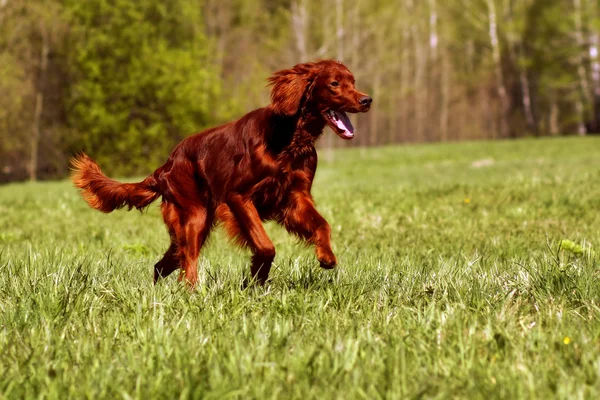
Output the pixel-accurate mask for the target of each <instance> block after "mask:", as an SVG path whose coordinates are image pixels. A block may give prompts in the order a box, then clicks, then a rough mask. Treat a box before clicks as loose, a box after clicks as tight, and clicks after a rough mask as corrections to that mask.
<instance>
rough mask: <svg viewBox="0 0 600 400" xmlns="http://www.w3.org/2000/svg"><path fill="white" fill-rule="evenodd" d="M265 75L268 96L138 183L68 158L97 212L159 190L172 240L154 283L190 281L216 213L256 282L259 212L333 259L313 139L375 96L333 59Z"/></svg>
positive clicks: (264, 269)
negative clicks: (320, 207) (171, 278)
mask: <svg viewBox="0 0 600 400" xmlns="http://www.w3.org/2000/svg"><path fill="white" fill-rule="evenodd" d="M269 83H270V85H271V86H272V89H271V104H269V105H268V106H266V107H263V108H259V109H257V110H254V111H252V112H250V113H248V114H246V115H245V116H243V117H242V118H240V119H239V120H237V121H235V122H230V123H228V124H225V125H223V126H219V127H217V128H212V129H208V130H206V131H204V132H201V133H198V134H196V135H193V136H190V137H188V138H186V139H184V140H183V141H182V142H181V143H180V144H179V145H178V146H177V147H176V148H175V150H173V152H172V153H171V155H170V157H169V159H168V160H167V162H166V163H165V164H164V165H163V166H161V167H160V168H158V169H157V170H156V171H154V173H153V174H152V175H150V176H149V177H147V178H146V179H144V180H143V181H142V182H139V183H120V182H117V181H114V180H112V179H109V178H107V177H106V176H105V175H104V174H103V173H102V171H101V170H100V168H99V167H98V164H96V162H94V161H93V160H92V159H91V158H89V157H88V156H87V155H85V154H81V155H79V156H76V157H74V158H73V159H72V160H71V166H72V170H73V176H72V180H73V182H74V184H75V186H76V187H78V188H79V189H81V194H82V195H83V198H84V199H85V201H87V203H88V204H89V205H90V206H91V207H93V208H95V209H97V210H100V211H102V212H105V213H109V212H111V211H114V210H115V209H118V208H122V207H125V206H127V207H128V208H129V209H131V208H133V207H135V208H137V209H140V210H141V209H143V208H145V207H147V206H148V205H149V204H150V203H152V202H153V201H154V200H156V199H157V198H158V197H161V196H162V204H161V211H162V216H163V219H164V221H165V224H166V225H167V228H168V230H169V235H170V236H171V245H170V246H169V249H168V250H167V252H166V253H165V255H164V256H163V258H162V259H161V260H160V261H159V262H158V263H157V264H156V265H155V266H154V282H155V283H156V281H157V280H158V279H159V278H162V277H166V276H168V275H169V274H170V273H172V272H173V271H175V270H177V269H181V271H180V275H179V279H180V280H185V282H187V284H189V285H190V286H194V285H195V283H196V281H197V279H198V271H197V268H198V267H197V260H198V256H199V253H200V249H201V248H202V245H203V244H204V242H205V241H206V238H207V236H208V235H209V233H210V231H211V229H212V228H213V226H214V225H215V224H216V223H217V222H221V223H222V224H223V225H224V226H225V229H226V230H227V232H228V234H229V235H230V236H231V237H232V238H234V239H235V240H236V241H237V243H239V244H240V245H242V246H247V247H249V248H250V250H251V251H252V254H253V255H252V266H251V274H252V277H253V278H254V279H255V280H256V281H257V282H258V283H260V284H263V283H264V282H265V281H266V280H267V277H268V275H269V270H270V269H271V263H272V261H273V259H274V258H275V247H274V246H273V243H272V242H271V240H270V239H269V237H268V236H267V233H266V232H265V229H264V228H263V225H262V221H264V220H275V221H277V222H278V223H280V224H281V225H283V226H284V227H285V228H286V229H287V230H288V231H289V232H291V233H293V234H295V235H297V236H299V237H300V238H302V239H305V240H307V241H308V242H310V243H312V244H314V245H315V247H316V253H317V259H318V260H319V262H320V264H321V267H323V268H327V269H329V268H333V267H335V265H336V263H337V260H336V258H335V255H334V254H333V251H332V250H331V241H330V240H331V239H330V233H331V228H330V227H329V224H328V223H327V221H325V219H324V218H323V217H322V216H321V214H319V212H318V211H317V210H316V208H315V204H314V202H313V199H312V196H311V193H310V191H311V186H312V182H313V178H314V176H315V171H316V169H317V152H316V150H315V141H316V140H317V139H318V138H319V137H320V136H321V134H322V133H323V129H324V128H325V126H326V125H327V126H329V127H330V128H331V129H332V130H333V131H334V132H335V133H337V135H338V136H339V137H341V138H342V139H347V140H349V139H352V138H353V137H354V128H353V126H352V123H351V122H350V119H349V118H348V116H347V115H346V112H350V113H357V112H366V111H368V110H369V108H370V106H371V102H372V99H371V98H370V97H369V96H367V95H366V94H364V93H361V92H359V91H357V90H356V88H355V87H354V77H353V75H352V73H351V72H350V70H348V68H347V67H345V66H344V65H343V64H342V63H340V62H337V61H331V60H326V61H319V62H311V63H305V64H298V65H296V66H294V67H293V68H291V69H286V70H283V71H279V72H275V73H274V74H273V75H272V76H271V77H270V78H269Z"/></svg>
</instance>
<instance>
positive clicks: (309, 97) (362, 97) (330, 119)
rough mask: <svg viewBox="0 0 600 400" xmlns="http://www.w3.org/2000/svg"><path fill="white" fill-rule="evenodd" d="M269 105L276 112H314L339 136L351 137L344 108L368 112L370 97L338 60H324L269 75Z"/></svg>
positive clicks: (346, 110)
mask: <svg viewBox="0 0 600 400" xmlns="http://www.w3.org/2000/svg"><path fill="white" fill-rule="evenodd" d="M269 83H270V84H271V85H272V86H273V88H272V89H271V108H272V109H273V111H274V112H275V113H277V114H279V115H285V116H293V115H296V114H298V113H299V112H303V113H311V114H313V115H316V116H318V117H320V118H323V120H324V121H325V122H326V123H327V125H329V127H330V128H331V129H332V130H333V131H334V132H335V133H337V134H338V136H339V137H341V138H342V139H352V138H353V137H354V127H353V126H352V123H351V122H350V118H348V115H347V114H346V112H350V113H358V112H367V111H369V108H370V107H371V103H372V102H373V100H372V99H371V97H369V96H368V95H366V94H365V93H362V92H359V91H358V90H356V88H355V87H354V76H353V75H352V72H350V70H349V69H348V68H347V67H346V66H345V65H344V64H342V63H341V62H338V61H332V60H325V61H319V62H314V63H305V64H298V65H295V66H294V67H293V68H291V69H286V70H283V71H279V72H276V73H274V74H273V76H271V78H269Z"/></svg>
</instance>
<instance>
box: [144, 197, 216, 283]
mask: <svg viewBox="0 0 600 400" xmlns="http://www.w3.org/2000/svg"><path fill="white" fill-rule="evenodd" d="M162 211H163V218H164V220H165V223H166V224H167V227H168V229H169V234H170V236H171V245H170V247H169V249H168V250H167V252H166V253H165V255H164V257H163V258H162V260H160V261H159V262H158V263H157V264H156V265H155V266H154V280H155V282H156V281H157V280H158V279H159V278H161V277H166V276H168V275H169V274H171V273H172V272H173V271H175V270H176V269H178V268H181V269H182V271H181V273H180V275H179V280H180V281H182V280H185V282H186V283H187V284H188V285H190V286H194V285H195V284H196V282H197V281H198V256H199V255H200V249H201V248H202V245H204V243H205V241H206V239H207V237H208V234H209V233H210V230H211V228H212V222H213V219H214V216H213V213H211V212H210V211H209V210H208V209H207V208H206V207H205V206H204V205H201V204H195V205H194V206H193V207H188V208H187V209H185V210H184V209H182V208H180V207H177V206H176V205H174V204H172V203H169V202H164V203H163V205H162Z"/></svg>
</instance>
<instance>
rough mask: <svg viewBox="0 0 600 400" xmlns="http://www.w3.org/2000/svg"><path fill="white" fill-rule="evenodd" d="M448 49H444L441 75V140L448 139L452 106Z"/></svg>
mask: <svg viewBox="0 0 600 400" xmlns="http://www.w3.org/2000/svg"><path fill="white" fill-rule="evenodd" d="M448 58H449V56H448V54H446V50H444V49H443V50H442V71H441V74H442V77H441V81H442V82H441V85H442V89H441V90H442V92H441V95H442V96H441V97H442V99H441V101H442V104H441V110H440V140H441V141H442V142H446V141H448V116H449V108H450V60H449V59H448Z"/></svg>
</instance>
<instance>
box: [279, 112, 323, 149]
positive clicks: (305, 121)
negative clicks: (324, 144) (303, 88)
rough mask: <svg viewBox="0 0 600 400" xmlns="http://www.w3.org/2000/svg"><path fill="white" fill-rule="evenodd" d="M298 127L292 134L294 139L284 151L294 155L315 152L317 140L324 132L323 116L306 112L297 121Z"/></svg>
mask: <svg viewBox="0 0 600 400" xmlns="http://www.w3.org/2000/svg"><path fill="white" fill-rule="evenodd" d="M295 126H296V129H295V130H294V134H293V135H292V140H291V142H290V144H289V145H288V146H286V148H285V149H284V151H287V152H289V153H290V154H291V155H293V156H302V155H305V154H310V153H313V151H314V148H315V142H316V141H317V139H318V138H319V137H320V136H321V135H322V134H323V129H325V121H324V120H323V117H321V116H320V115H319V116H315V115H313V114H305V115H304V116H302V117H300V118H298V119H297V121H296V124H295Z"/></svg>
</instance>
